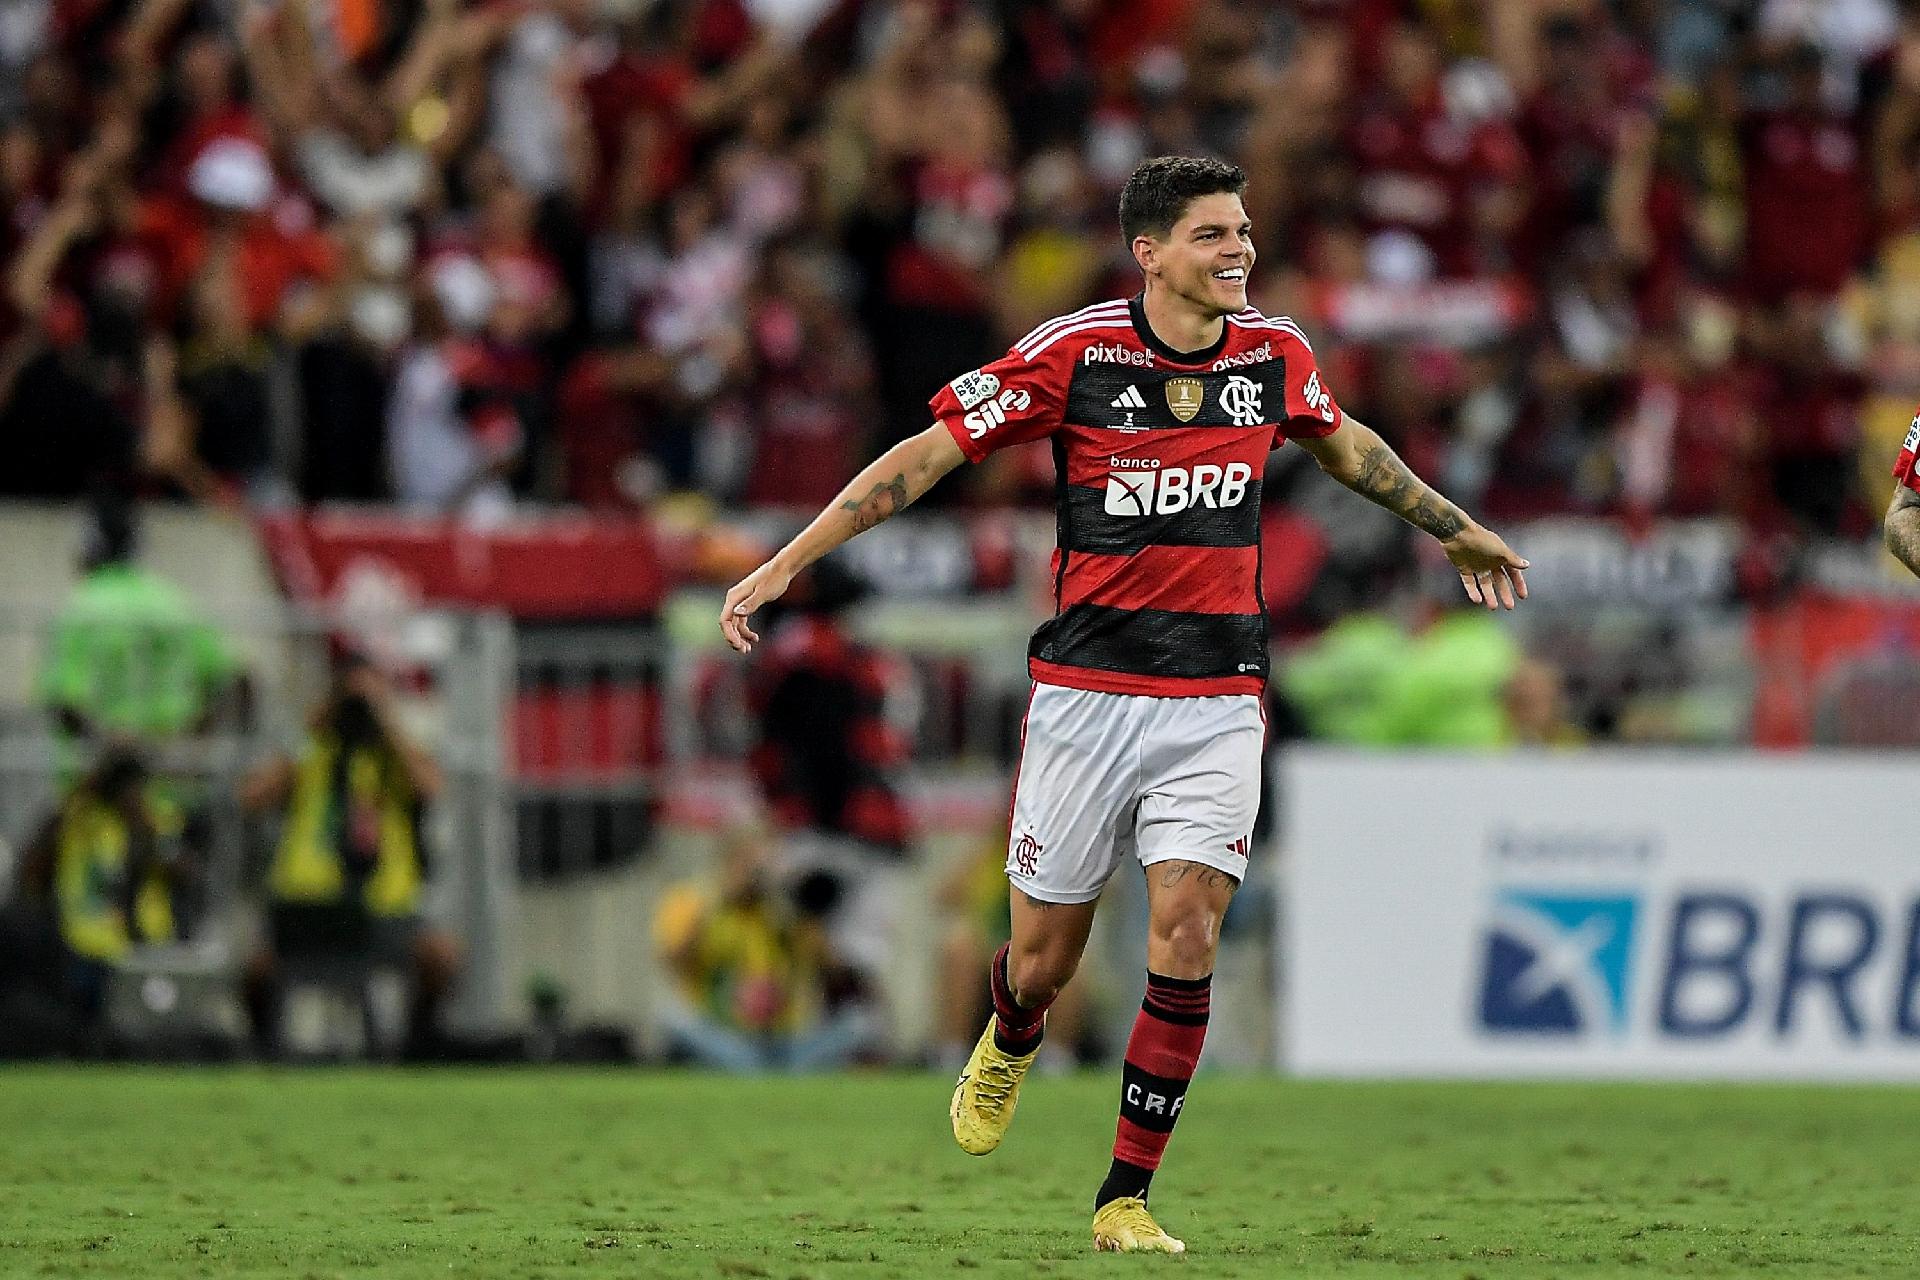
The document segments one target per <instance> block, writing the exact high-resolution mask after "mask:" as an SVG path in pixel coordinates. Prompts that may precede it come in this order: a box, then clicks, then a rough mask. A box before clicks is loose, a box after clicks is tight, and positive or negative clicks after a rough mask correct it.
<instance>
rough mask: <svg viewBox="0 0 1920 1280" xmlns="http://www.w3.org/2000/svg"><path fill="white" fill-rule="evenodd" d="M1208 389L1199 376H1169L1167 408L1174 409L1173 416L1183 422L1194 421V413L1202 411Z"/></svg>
mask: <svg viewBox="0 0 1920 1280" xmlns="http://www.w3.org/2000/svg"><path fill="white" fill-rule="evenodd" d="M1206 394H1207V389H1206V387H1205V386H1203V385H1201V382H1200V379H1198V378H1168V379H1167V408H1169V409H1171V410H1173V416H1174V417H1176V418H1178V419H1180V421H1182V422H1192V421H1193V419H1194V415H1195V414H1197V413H1199V412H1200V403H1201V401H1202V400H1204V399H1205V398H1206Z"/></svg>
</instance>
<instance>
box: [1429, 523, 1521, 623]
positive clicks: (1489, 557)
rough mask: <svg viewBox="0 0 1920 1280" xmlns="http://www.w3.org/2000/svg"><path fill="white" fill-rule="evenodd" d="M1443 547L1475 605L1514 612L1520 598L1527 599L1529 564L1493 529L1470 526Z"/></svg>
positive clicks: (1444, 543) (1468, 597) (1449, 539)
mask: <svg viewBox="0 0 1920 1280" xmlns="http://www.w3.org/2000/svg"><path fill="white" fill-rule="evenodd" d="M1440 545H1441V546H1442V547H1445V548H1446V552H1447V559H1449V560H1451V561H1453V567H1454V568H1456V569H1458V570H1459V571H1460V585H1461V586H1463V587H1465V588H1466V589H1467V599H1469V600H1471V601H1473V602H1474V603H1475V604H1483V605H1485V606H1487V608H1489V609H1502V608H1504V609H1511V608H1513V603H1514V601H1515V600H1516V599H1518V600H1525V599H1526V598H1527V579H1526V575H1525V574H1524V573H1522V572H1521V571H1522V570H1523V569H1525V568H1527V567H1528V566H1527V562H1526V561H1525V560H1522V559H1521V558H1520V557H1519V556H1517V555H1515V554H1514V551H1513V548H1512V547H1509V546H1508V545H1507V544H1506V542H1505V541H1504V540H1503V539H1502V538H1501V537H1500V535H1499V534H1497V533H1495V532H1494V531H1493V530H1491V529H1483V528H1481V527H1480V526H1479V525H1477V524H1470V525H1468V526H1467V527H1466V528H1464V529H1462V530H1461V531H1460V532H1459V533H1456V534H1454V535H1453V536H1452V537H1451V538H1448V539H1447V540H1446V541H1445V542H1443V543H1441V544H1440Z"/></svg>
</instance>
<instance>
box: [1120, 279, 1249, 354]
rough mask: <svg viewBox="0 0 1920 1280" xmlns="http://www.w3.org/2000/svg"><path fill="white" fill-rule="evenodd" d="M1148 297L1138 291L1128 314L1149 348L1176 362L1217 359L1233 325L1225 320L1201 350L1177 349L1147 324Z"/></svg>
mask: <svg viewBox="0 0 1920 1280" xmlns="http://www.w3.org/2000/svg"><path fill="white" fill-rule="evenodd" d="M1146 299H1147V295H1146V294H1145V293H1144V292H1141V293H1136V294H1134V295H1133V296H1132V297H1131V298H1129V299H1127V314H1128V315H1129V316H1130V317H1131V318H1132V320H1133V331H1134V332H1135V333H1136V334H1138V335H1139V336H1140V341H1142V342H1144V343H1146V344H1147V350H1149V351H1151V352H1153V353H1154V354H1155V355H1157V356H1159V357H1160V358H1161V359H1162V360H1168V361H1171V362H1172V363H1174V364H1206V363H1208V362H1209V361H1212V360H1215V359H1217V358H1218V357H1219V355H1220V353H1221V352H1222V351H1224V350H1225V349H1226V346H1227V331H1228V330H1229V329H1230V328H1231V327H1232V326H1230V325H1228V324H1227V323H1226V322H1225V321H1224V320H1223V321H1221V323H1220V336H1219V337H1218V338H1215V339H1214V340H1213V341H1212V342H1210V343H1208V344H1207V345H1206V346H1204V347H1202V348H1200V350H1198V351H1175V350H1174V349H1173V348H1172V347H1170V346H1168V345H1167V344H1166V343H1164V342H1162V341H1160V336H1159V335H1158V334H1156V333H1155V332H1154V331H1153V329H1152V327H1151V326H1149V325H1148V324H1147V302H1146Z"/></svg>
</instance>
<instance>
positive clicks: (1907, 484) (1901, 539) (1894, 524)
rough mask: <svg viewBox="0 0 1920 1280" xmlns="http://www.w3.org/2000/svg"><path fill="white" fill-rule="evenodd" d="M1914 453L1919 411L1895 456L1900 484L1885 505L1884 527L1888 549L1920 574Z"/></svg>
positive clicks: (1918, 447)
mask: <svg viewBox="0 0 1920 1280" xmlns="http://www.w3.org/2000/svg"><path fill="white" fill-rule="evenodd" d="M1916 453H1920V413H1916V414H1914V415H1913V423H1912V425H1910V426H1909V427H1908V428H1907V438H1906V440H1905V441H1904V442H1902V444H1901V445H1900V456H1899V457H1898V458H1896V459H1894V463H1893V478H1894V479H1895V480H1897V481H1899V483H1898V484H1897V485H1895V486H1894V490H1893V501H1892V502H1890V503H1888V504H1887V527H1886V530H1885V537H1886V540H1887V550H1889V551H1891V552H1893V554H1894V555H1895V556H1897V557H1898V558H1899V560H1900V563H1901V564H1904V565H1905V566H1907V568H1908V569H1911V570H1912V571H1913V572H1914V573H1916V574H1920V474H1916V471H1915V465H1914V458H1915V454H1916Z"/></svg>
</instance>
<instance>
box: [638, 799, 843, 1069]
mask: <svg viewBox="0 0 1920 1280" xmlns="http://www.w3.org/2000/svg"><path fill="white" fill-rule="evenodd" d="M772 855H773V846H772V842H771V841H770V840H769V838H768V836H767V833H765V832H763V831H759V830H736V831H734V832H732V833H730V835H729V836H728V839H727V843H726V846H725V849H724V850H723V852H722V855H721V866H720V876H719V879H718V882H717V883H714V884H703V883H699V882H688V883H683V884H680V885H677V886H675V887H674V888H673V889H671V890H669V891H668V893H667V895H666V897H665V898H664V899H663V900H662V901H661V903H660V906H659V908H658V909H657V911H656V912H655V914H654V922H653V935H654V943H655V945H656V946H657V947H658V948H659V951H660V958H661V960H662V962H663V963H665V964H666V966H667V968H668V970H669V971H670V972H671V973H672V974H673V977H674V979H675V981H676V983H677V990H676V992H675V993H674V998H671V999H670V1000H669V1002H668V1007H667V1009H666V1010H665V1012H664V1014H663V1017H662V1019H661V1021H662V1024H663V1026H664V1028H665V1030H666V1033H667V1037H668V1044H669V1052H670V1053H671V1054H673V1055H674V1056H676V1057H679V1058H682V1059H685V1060H689V1061H692V1062H696V1063H699V1064H700V1065H702V1066H708V1067H717V1068H719V1069H721V1070H725V1071H770V1070H781V1071H821V1070H827V1069H830V1068H833V1067H841V1066H845V1065H847V1063H849V1062H851V1061H852V1060H853V1059H854V1058H855V1057H856V1055H858V1054H859V1053H861V1052H862V1051H863V1050H868V1049H870V1048H871V1047H872V1046H871V1041H872V1039H873V1035H874V1032H875V1030H876V1027H875V1024H874V1020H873V1017H872V1014H871V1012H870V1011H869V1009H868V1008H867V1006H866V1005H865V1004H864V1003H863V1002H862V1001H860V1000H859V999H857V998H853V997H852V992H853V991H854V990H855V989H856V986H855V985H850V984H852V979H851V976H850V975H849V974H847V973H846V972H845V970H844V968H843V966H841V965H840V964H839V963H838V962H837V961H836V959H835V957H834V954H833V950H832V947H831V945H830V943H829V942H828V938H827V933H826V930H825V928H824V926H823V924H822V917H823V916H824V915H826V914H827V913H829V912H830V911H831V910H832V908H833V905H834V903H833V901H832V898H833V896H834V891H833V890H832V889H831V888H830V887H829V885H830V882H826V881H823V880H822V879H821V878H820V877H819V876H817V875H810V876H807V877H804V878H803V879H801V880H800V881H798V882H796V883H794V884H793V885H791V886H788V887H786V888H785V892H784V894H783V891H782V890H783V886H782V885H780V884H779V883H778V881H777V879H776V877H775V875H774V872H773V868H772Z"/></svg>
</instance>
